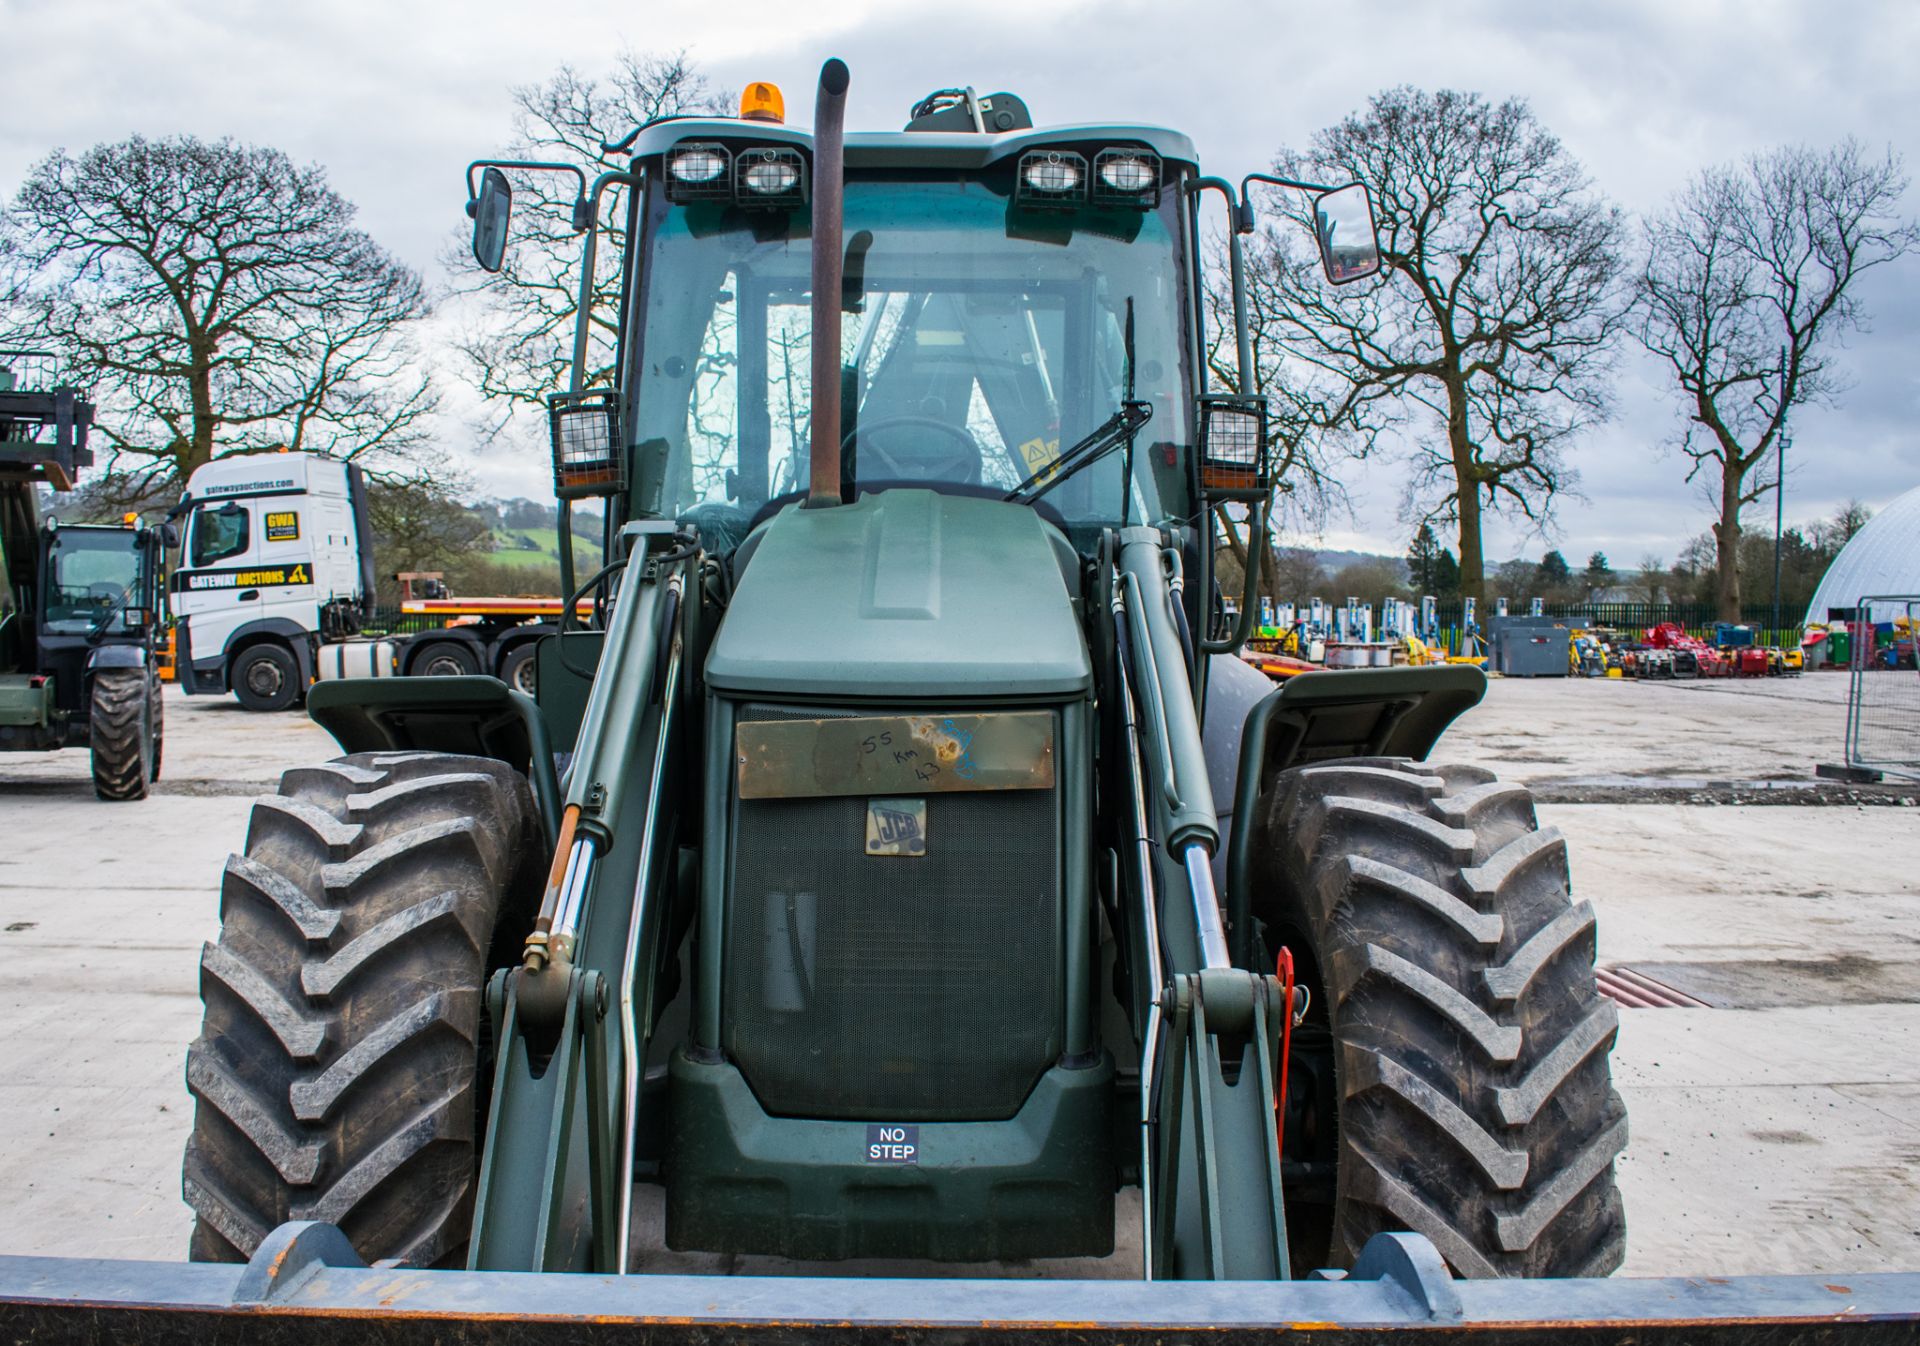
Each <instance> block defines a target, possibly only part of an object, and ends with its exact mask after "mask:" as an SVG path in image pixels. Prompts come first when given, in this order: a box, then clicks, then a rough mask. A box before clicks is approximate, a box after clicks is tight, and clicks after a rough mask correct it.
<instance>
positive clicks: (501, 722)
mask: <svg viewBox="0 0 1920 1346" xmlns="http://www.w3.org/2000/svg"><path fill="white" fill-rule="evenodd" d="M307 715H308V716H309V717H310V718H311V719H312V720H313V722H314V723H315V724H317V725H319V726H320V727H321V728H322V729H324V730H326V731H327V732H328V733H329V734H332V735H333V737H334V741H335V742H337V743H338V744H339V745H340V749H341V751H342V752H346V753H356V752H451V753H460V754H462V755H464V756H468V757H491V758H494V759H495V760H496V761H501V762H505V763H506V764H507V765H508V766H510V767H512V768H513V769H514V770H516V771H520V772H524V773H525V774H526V776H527V778H528V780H529V781H530V782H531V783H532V785H533V797H534V800H535V802H536V803H537V804H538V805H539V807H540V817H541V821H542V822H543V823H544V824H545V825H546V829H547V837H548V839H549V840H551V839H552V838H554V837H557V836H558V835H559V834H560V784H559V780H558V778H557V777H556V776H555V773H554V768H553V747H552V744H551V743H550V742H549V741H548V737H547V725H546V721H545V720H543V719H542V718H541V717H540V708H539V707H538V706H536V705H534V703H533V698H532V697H530V696H528V695H527V694H526V693H525V692H516V691H514V690H513V689H512V688H510V687H508V686H507V685H506V684H505V683H504V682H501V681H500V679H498V678H490V677H487V676H485V675H483V674H476V675H474V676H472V677H464V678H329V679H326V680H325V681H322V682H316V683H315V684H313V687H312V688H311V689H310V690H309V691H308V692H307Z"/></svg>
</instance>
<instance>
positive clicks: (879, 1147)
mask: <svg viewBox="0 0 1920 1346" xmlns="http://www.w3.org/2000/svg"><path fill="white" fill-rule="evenodd" d="M867 1162H868V1163H869V1164H917V1163H919V1162H920V1128H919V1127H917V1126H907V1125H902V1124H900V1123H886V1122H881V1123H874V1122H869V1123H867Z"/></svg>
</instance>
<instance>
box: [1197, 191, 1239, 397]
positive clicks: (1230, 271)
mask: <svg viewBox="0 0 1920 1346" xmlns="http://www.w3.org/2000/svg"><path fill="white" fill-rule="evenodd" d="M1187 190H1188V191H1189V192H1191V193H1194V194H1195V195H1198V194H1199V193H1200V192H1203V191H1216V192H1219V193H1220V195H1221V197H1222V198H1223V199H1224V200H1225V201H1226V203H1227V214H1228V217H1229V218H1230V219H1231V220H1232V221H1233V227H1232V228H1230V229H1228V230H1227V279H1228V283H1229V284H1230V285H1231V286H1232V288H1233V338H1234V363H1235V365H1236V366H1237V368H1238V369H1239V371H1240V372H1239V383H1240V386H1239V387H1238V388H1236V389H1234V391H1235V392H1239V393H1246V392H1251V391H1252V390H1253V334H1252V333H1251V332H1249V331H1248V330H1247V264H1246V254H1245V252H1244V251H1242V249H1241V246H1240V235H1241V234H1243V233H1246V232H1249V231H1250V230H1251V228H1252V226H1251V224H1247V225H1245V226H1244V227H1243V226H1242V223H1241V222H1242V219H1243V218H1244V219H1246V220H1251V219H1252V206H1251V204H1250V203H1249V202H1248V201H1247V200H1246V199H1245V198H1244V197H1242V196H1236V195H1235V194H1234V190H1233V184H1232V183H1230V182H1228V181H1226V180H1225V179H1224V178H1195V179H1194V180H1193V182H1192V183H1191V184H1190V185H1189V186H1188V188H1187ZM1205 377H1206V371H1205V370H1204V369H1203V370H1202V371H1201V379H1202V382H1203V384H1204V381H1205Z"/></svg>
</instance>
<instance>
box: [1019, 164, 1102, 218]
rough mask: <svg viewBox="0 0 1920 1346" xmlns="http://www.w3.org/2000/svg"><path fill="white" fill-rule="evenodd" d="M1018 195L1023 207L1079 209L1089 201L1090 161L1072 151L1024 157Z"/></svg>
mask: <svg viewBox="0 0 1920 1346" xmlns="http://www.w3.org/2000/svg"><path fill="white" fill-rule="evenodd" d="M1015 193H1016V196H1017V199H1018V200H1019V201H1020V203H1021V204H1022V205H1028V206H1042V207H1056V208H1057V207H1072V206H1077V205H1079V204H1081V203H1082V202H1083V201H1085V200H1086V199H1087V161H1086V159H1085V157H1084V156H1082V155H1078V154H1075V153H1074V152H1073V151H1072V150H1034V151H1033V152H1031V153H1029V154H1025V155H1022V156H1021V158H1020V169H1019V183H1018V186H1017V187H1016V188H1015Z"/></svg>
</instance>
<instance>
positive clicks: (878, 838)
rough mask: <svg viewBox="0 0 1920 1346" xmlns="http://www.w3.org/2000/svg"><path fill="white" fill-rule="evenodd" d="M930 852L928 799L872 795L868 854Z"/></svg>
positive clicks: (868, 822) (868, 813)
mask: <svg viewBox="0 0 1920 1346" xmlns="http://www.w3.org/2000/svg"><path fill="white" fill-rule="evenodd" d="M926 853H927V801H926V800H924V799H869V800H868V801H867V854H868V855H925V854H926Z"/></svg>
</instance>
